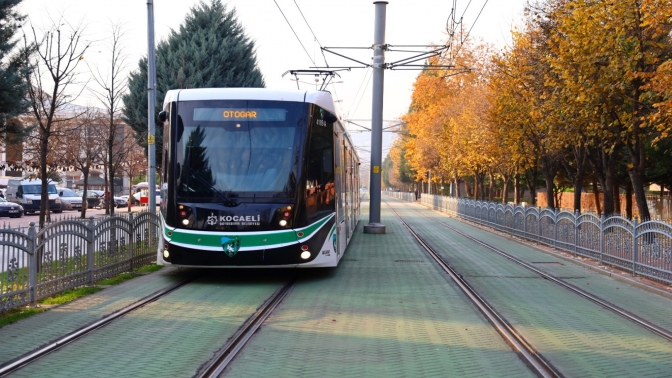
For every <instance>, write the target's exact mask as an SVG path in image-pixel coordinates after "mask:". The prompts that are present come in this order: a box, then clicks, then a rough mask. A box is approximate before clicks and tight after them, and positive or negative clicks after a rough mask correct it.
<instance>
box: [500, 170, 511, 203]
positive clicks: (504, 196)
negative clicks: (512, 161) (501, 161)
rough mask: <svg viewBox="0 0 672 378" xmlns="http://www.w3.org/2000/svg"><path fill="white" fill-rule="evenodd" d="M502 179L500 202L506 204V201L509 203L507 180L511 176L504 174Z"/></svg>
mask: <svg viewBox="0 0 672 378" xmlns="http://www.w3.org/2000/svg"><path fill="white" fill-rule="evenodd" d="M502 179H503V180H504V185H503V188H502V203H503V204H504V205H506V204H507V203H509V180H510V179H511V177H509V176H508V175H504V176H503V177H502Z"/></svg>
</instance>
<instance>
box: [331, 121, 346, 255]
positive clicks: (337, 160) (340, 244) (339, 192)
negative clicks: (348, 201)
mask: <svg viewBox="0 0 672 378" xmlns="http://www.w3.org/2000/svg"><path fill="white" fill-rule="evenodd" d="M342 146H343V144H342V142H341V138H339V132H336V131H334V165H335V167H334V176H335V177H334V183H335V184H336V201H335V202H336V219H335V223H336V251H335V252H336V254H337V255H339V256H340V255H341V254H342V253H343V251H344V250H345V245H346V244H345V239H344V238H343V230H341V228H342V227H341V222H340V218H341V216H342V215H343V176H344V174H343V154H342Z"/></svg>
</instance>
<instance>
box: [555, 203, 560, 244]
mask: <svg viewBox="0 0 672 378" xmlns="http://www.w3.org/2000/svg"><path fill="white" fill-rule="evenodd" d="M559 211H560V209H558V208H557V207H556V208H555V214H553V223H554V224H553V249H558V212H559Z"/></svg>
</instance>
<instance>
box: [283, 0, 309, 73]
mask: <svg viewBox="0 0 672 378" xmlns="http://www.w3.org/2000/svg"><path fill="white" fill-rule="evenodd" d="M273 2H274V3H275V5H276V6H277V7H278V10H279V11H280V14H282V17H284V19H285V21H287V25H289V28H290V29H292V33H294V36H295V37H296V40H297V41H299V44H300V45H301V47H302V48H303V51H305V52H306V55H308V59H310V61H311V62H313V65H315V66H316V65H317V64H316V63H315V61H314V60H313V57H311V56H310V53H309V52H308V50H306V46H304V45H303V42H301V38H299V35H298V34H296V31H294V28H293V27H292V24H291V23H290V22H289V20H288V19H287V16H285V13H284V12H283V11H282V9H281V8H280V5H279V4H278V2H277V1H276V0H273Z"/></svg>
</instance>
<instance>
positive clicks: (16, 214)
mask: <svg viewBox="0 0 672 378" xmlns="http://www.w3.org/2000/svg"><path fill="white" fill-rule="evenodd" d="M22 216H23V206H21V205H19V204H16V203H14V202H8V201H7V200H6V199H4V198H2V197H0V217H10V218H21V217H22Z"/></svg>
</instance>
